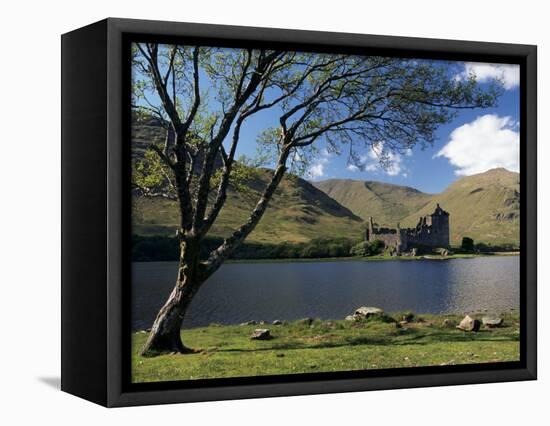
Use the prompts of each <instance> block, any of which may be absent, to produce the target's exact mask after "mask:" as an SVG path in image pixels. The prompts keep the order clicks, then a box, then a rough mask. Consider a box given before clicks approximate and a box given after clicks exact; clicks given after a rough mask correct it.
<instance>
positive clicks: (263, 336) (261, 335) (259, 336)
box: [250, 328, 273, 340]
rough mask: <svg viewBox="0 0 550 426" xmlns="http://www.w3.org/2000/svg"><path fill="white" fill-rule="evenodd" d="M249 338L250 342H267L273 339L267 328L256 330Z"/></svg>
mask: <svg viewBox="0 0 550 426" xmlns="http://www.w3.org/2000/svg"><path fill="white" fill-rule="evenodd" d="M250 338H251V339H252V340H269V339H273V336H272V335H271V333H270V332H269V329H268V328H257V329H256V330H254V331H253V332H252V335H251V336H250Z"/></svg>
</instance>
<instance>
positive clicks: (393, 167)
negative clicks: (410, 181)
mask: <svg viewBox="0 0 550 426" xmlns="http://www.w3.org/2000/svg"><path fill="white" fill-rule="evenodd" d="M406 155H407V156H410V155H412V151H411V152H410V154H409V151H407V153H406ZM381 160H383V163H384V166H385V167H383V166H382V165H381V164H380V161H381ZM361 161H362V162H364V163H365V170H367V171H369V172H374V171H382V172H384V173H386V174H388V175H389V176H397V175H399V174H401V172H403V171H404V170H403V158H402V157H401V155H399V154H398V153H396V152H392V151H389V150H387V149H385V147H384V142H377V143H375V144H374V145H373V146H372V148H371V150H370V151H369V152H368V154H367V155H366V156H362V157H361Z"/></svg>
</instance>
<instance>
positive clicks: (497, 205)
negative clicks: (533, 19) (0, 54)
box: [62, 19, 536, 406]
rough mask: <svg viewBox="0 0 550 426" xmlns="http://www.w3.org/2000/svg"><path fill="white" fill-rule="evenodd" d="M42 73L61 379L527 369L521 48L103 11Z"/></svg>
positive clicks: (312, 382)
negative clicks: (49, 122) (58, 151)
mask: <svg viewBox="0 0 550 426" xmlns="http://www.w3.org/2000/svg"><path fill="white" fill-rule="evenodd" d="M62 82H63V85H62V86H63V88H62V120H63V122H62V167H63V169H62V194H63V201H62V232H63V234H62V389H63V390H65V391H67V392H69V393H73V394H75V395H78V396H81V397H83V398H86V399H89V400H91V401H94V402H97V403H100V404H103V405H106V406H124V405H139V404H154V403H168V402H187V401H201V400H213V399H229V398H250V397H264V396H276V395H298V394H311V393H326V392H343V391H359V390H371V389H389V388H402V387H418V386H436V385H450V384H465V383H484V382H497V381H512V380H529V379H535V378H536V47H534V46H525V45H515V44H496V43H481V42H465V41H451V40H429V39H415V38H399V37H386V36H384V37H382V36H367V35H358V34H341V33H323V32H309V31H294V30H293V31H290V30H279V29H265V28H264V29H262V28H245V27H231V26H213V25H201V24H187V23H174V22H153V21H138V20H126V19H107V20H104V21H101V22H98V23H95V24H92V25H90V26H88V27H85V28H81V29H78V30H76V31H73V32H71V33H68V34H65V35H64V36H63V37H62Z"/></svg>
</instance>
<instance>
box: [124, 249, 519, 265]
mask: <svg viewBox="0 0 550 426" xmlns="http://www.w3.org/2000/svg"><path fill="white" fill-rule="evenodd" d="M519 255H520V252H519V251H509V252H508V251H501V252H487V253H475V254H451V255H448V256H438V255H422V256H367V257H360V256H346V257H315V258H274V259H228V260H226V261H225V262H224V263H227V264H234V263H317V262H353V261H356V262H392V261H394V262H395V261H413V260H417V261H418V260H426V261H445V260H452V259H475V258H478V257H492V256H519ZM151 262H157V263H159V262H170V263H172V262H177V260H142V261H132V263H151Z"/></svg>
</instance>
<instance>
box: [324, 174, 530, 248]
mask: <svg viewBox="0 0 550 426" xmlns="http://www.w3.org/2000/svg"><path fill="white" fill-rule="evenodd" d="M315 186H316V187H317V188H319V189H321V190H323V191H324V192H326V193H327V195H329V196H331V197H332V198H334V199H335V200H336V201H338V202H339V203H340V204H342V205H343V206H345V207H347V208H349V209H350V210H351V211H352V212H353V213H355V214H356V215H358V216H360V217H362V218H363V219H364V220H367V219H368V217H369V216H372V217H373V218H374V220H375V222H377V223H378V224H380V225H389V226H391V227H395V226H396V224H397V222H400V224H401V226H403V227H406V226H409V227H411V226H415V225H416V224H417V222H418V219H419V218H420V217H421V216H424V215H426V214H430V213H432V212H433V211H434V209H435V206H436V204H437V203H439V204H440V205H441V207H442V208H443V209H445V210H446V211H448V212H449V213H450V219H449V221H450V228H451V244H453V245H457V244H460V242H461V240H462V237H463V236H468V237H471V238H473V239H474V240H475V241H476V242H484V243H491V244H514V245H518V244H519V200H520V198H519V173H515V172H511V171H508V170H506V169H502V168H499V169H492V170H489V171H487V172H484V173H480V174H476V175H472V176H467V177H463V178H461V179H458V180H457V181H455V182H454V183H453V184H451V185H450V186H449V187H448V188H447V189H446V190H445V191H443V192H442V193H440V194H426V193H422V192H420V191H417V190H416V189H413V188H409V187H406V186H398V185H390V184H386V183H380V182H371V181H366V182H364V181H356V180H343V179H340V180H339V179H330V180H326V181H321V182H316V183H315Z"/></svg>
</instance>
